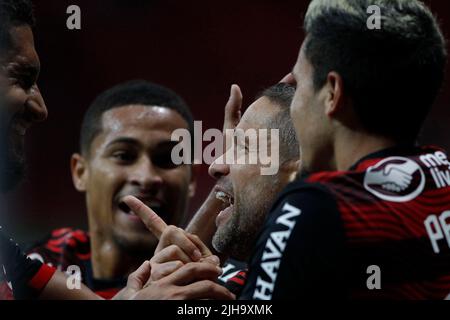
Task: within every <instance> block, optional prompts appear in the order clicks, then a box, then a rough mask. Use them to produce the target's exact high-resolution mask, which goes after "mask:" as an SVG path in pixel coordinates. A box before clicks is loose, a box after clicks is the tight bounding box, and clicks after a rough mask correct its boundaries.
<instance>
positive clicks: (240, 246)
mask: <svg viewBox="0 0 450 320" xmlns="http://www.w3.org/2000/svg"><path fill="white" fill-rule="evenodd" d="M236 90H237V91H236ZM233 91H234V92H233ZM293 95H294V88H293V87H292V86H290V85H287V84H284V83H280V84H277V85H275V86H272V87H270V88H268V89H266V90H265V91H264V92H263V93H262V94H261V96H260V97H259V98H258V99H257V100H256V101H255V102H254V103H252V104H251V105H250V106H249V107H248V109H247V110H246V112H245V113H244V115H243V116H242V119H239V118H238V117H235V118H234V120H233V116H232V113H233V110H234V111H236V110H239V109H240V108H239V106H240V104H241V99H242V96H241V94H240V91H239V88H238V87H234V88H232V93H231V99H230V102H229V103H228V105H227V107H226V117H225V125H224V127H225V129H231V128H234V127H235V128H236V129H237V130H243V131H244V132H245V131H246V130H255V132H256V133H257V135H258V136H259V135H260V134H261V131H260V130H261V129H266V130H267V129H277V130H279V131H278V132H279V150H277V152H279V164H280V167H279V170H278V171H277V172H276V173H275V174H274V175H262V174H261V168H262V167H263V165H262V164H261V163H257V164H251V163H245V164H239V163H226V161H225V158H226V154H225V155H223V156H221V157H219V158H218V159H216V160H215V162H213V163H212V164H211V166H210V168H209V173H210V175H211V176H212V177H214V178H216V179H218V181H217V184H216V186H215V187H214V188H213V192H212V194H213V195H214V196H215V197H216V198H218V199H220V201H221V202H222V205H221V207H220V208H218V209H217V210H216V211H213V210H211V209H210V210H209V211H208V210H206V211H205V212H198V213H197V214H196V215H195V216H194V218H193V220H192V221H191V223H190V224H189V227H188V229H187V231H188V232H185V231H183V230H181V229H180V228H175V227H173V226H170V227H167V226H166V224H165V223H164V222H162V221H161V219H160V218H159V217H157V216H156V215H155V214H154V213H153V212H151V211H150V210H149V209H146V208H145V206H142V205H141V206H140V203H139V202H138V201H134V200H133V199H129V198H126V199H125V201H126V203H127V204H129V205H130V207H133V209H134V210H135V212H136V214H138V215H139V216H142V218H143V220H144V221H145V223H146V225H148V226H149V229H150V230H151V231H152V232H154V233H155V234H157V235H158V236H159V237H160V242H159V244H158V247H157V249H156V251H155V255H154V257H153V258H152V259H151V260H150V264H151V266H152V274H151V276H150V279H155V280H156V279H160V278H163V277H164V276H166V275H168V274H170V273H171V272H173V271H174V270H177V268H180V267H181V266H183V264H185V263H189V262H191V259H190V258H189V255H190V248H187V244H193V245H194V246H198V249H199V250H200V251H201V252H202V253H203V255H204V256H208V255H211V252H210V251H209V250H208V248H207V246H206V244H208V245H209V241H211V238H212V246H213V248H214V249H215V250H216V252H218V253H219V254H220V255H221V256H222V258H223V260H225V258H226V257H231V259H229V260H227V262H226V264H225V265H224V267H223V270H224V274H223V275H222V276H221V277H220V279H219V280H220V281H221V282H222V283H223V284H224V285H225V286H226V287H227V288H229V289H230V290H231V291H232V292H233V293H235V294H237V295H238V294H239V293H240V291H241V290H242V288H243V284H244V282H245V275H246V271H245V267H246V262H247V261H248V259H249V257H250V255H251V252H252V249H253V246H254V243H255V241H256V238H257V235H258V233H259V232H260V229H261V228H262V226H263V224H264V220H265V219H266V216H267V213H268V212H269V210H270V206H271V205H272V203H273V201H274V200H275V198H276V195H277V194H278V193H279V192H280V191H281V190H282V189H283V188H284V187H285V186H286V185H287V184H288V183H289V181H291V180H292V177H293V176H295V174H296V173H297V171H298V169H299V162H300V160H299V148H298V143H297V140H296V136H295V131H294V127H293V123H292V121H291V120H290V112H289V106H290V103H291V100H292V97H293ZM233 104H234V105H233ZM236 124H237V126H236ZM259 138H260V139H262V137H261V136H259ZM269 141H272V140H271V139H269ZM245 150H246V155H247V156H248V155H250V153H257V152H258V150H257V149H256V148H254V146H252V145H251V143H250V139H249V140H246V142H245ZM235 151H236V150H235V148H230V149H229V150H228V151H227V152H231V153H233V152H235ZM139 206H140V207H139ZM211 220H212V221H211ZM212 224H214V226H215V228H214V232H212V233H211V232H205V231H204V230H202V229H205V228H206V229H208V226H211V225H212ZM191 233H194V234H197V235H199V236H200V237H201V238H202V240H203V242H204V243H205V244H203V243H202V242H201V241H200V240H199V239H198V238H195V237H192V234H191ZM206 233H208V235H205V234H206Z"/></svg>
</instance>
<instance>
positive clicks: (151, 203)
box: [117, 195, 168, 222]
mask: <svg viewBox="0 0 450 320" xmlns="http://www.w3.org/2000/svg"><path fill="white" fill-rule="evenodd" d="M132 196H134V197H136V198H138V199H139V200H141V201H142V203H143V204H145V205H146V206H147V207H149V208H151V209H152V210H153V211H155V212H156V213H157V214H158V216H160V217H161V218H162V219H163V220H164V221H165V222H167V218H168V214H167V211H166V210H165V208H164V206H163V205H162V203H161V202H160V201H159V200H156V199H154V198H146V197H139V196H135V195H132ZM124 197H125V196H122V197H120V200H119V201H118V204H117V207H118V208H119V210H120V211H122V212H123V213H124V214H126V215H127V216H130V217H132V218H136V219H140V218H139V217H138V216H137V215H136V213H134V212H133V211H132V210H131V209H130V208H129V207H128V206H127V205H126V204H125V202H123V201H122V199H123V198H124Z"/></svg>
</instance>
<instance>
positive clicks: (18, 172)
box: [0, 135, 26, 193]
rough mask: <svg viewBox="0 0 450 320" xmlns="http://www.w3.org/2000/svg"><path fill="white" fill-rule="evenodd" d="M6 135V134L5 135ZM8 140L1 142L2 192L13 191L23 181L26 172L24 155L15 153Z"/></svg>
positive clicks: (0, 177) (0, 183)
mask: <svg viewBox="0 0 450 320" xmlns="http://www.w3.org/2000/svg"><path fill="white" fill-rule="evenodd" d="M3 137H5V135H3ZM9 145H10V143H8V142H7V141H4V139H2V141H1V142H0V192H1V193H6V192H8V191H11V190H12V189H14V188H15V187H17V185H18V184H19V183H20V182H21V181H22V179H23V178H24V176H25V173H26V164H25V157H24V155H20V156H18V155H14V152H13V151H12V150H11V147H10V146H9Z"/></svg>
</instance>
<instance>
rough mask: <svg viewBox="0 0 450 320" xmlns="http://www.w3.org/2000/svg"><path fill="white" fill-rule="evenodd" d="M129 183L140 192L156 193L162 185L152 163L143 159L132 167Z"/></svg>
mask: <svg viewBox="0 0 450 320" xmlns="http://www.w3.org/2000/svg"><path fill="white" fill-rule="evenodd" d="M130 182H131V184H132V185H134V186H137V187H139V188H140V189H141V190H144V191H147V192H157V190H158V189H159V188H160V187H161V186H162V184H163V179H162V177H161V175H160V174H159V172H158V170H157V168H156V167H155V166H154V165H153V163H152V161H151V160H150V159H148V158H146V157H143V158H142V159H141V160H140V161H138V162H137V163H136V164H135V165H134V166H133V167H132V172H131V176H130Z"/></svg>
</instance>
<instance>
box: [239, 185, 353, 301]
mask: <svg viewBox="0 0 450 320" xmlns="http://www.w3.org/2000/svg"><path fill="white" fill-rule="evenodd" d="M344 241H345V237H344V229H343V226H342V223H341V221H340V216H339V211H338V209H337V205H336V201H335V200H334V198H333V197H332V195H331V194H330V193H329V192H328V191H327V190H326V189H325V188H323V187H321V186H320V185H314V184H306V183H304V182H302V181H299V182H294V183H292V184H290V185H288V186H287V188H286V189H285V190H284V192H283V193H282V194H281V195H280V197H279V198H278V200H277V201H276V202H275V204H274V206H273V208H272V210H271V213H270V215H269V217H268V219H267V221H266V224H265V226H264V228H263V230H262V232H261V234H260V237H259V239H258V241H257V244H256V248H255V251H254V255H253V257H252V259H251V263H250V267H249V274H248V279H247V282H246V286H245V288H244V290H243V293H242V295H241V296H240V299H263V300H265V299H323V298H324V297H333V298H340V299H342V298H345V297H346V296H347V292H346V289H345V283H344V279H345V276H344V271H345V267H344V266H343V265H342V261H344V259H342V257H343V255H345V251H344Z"/></svg>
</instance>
